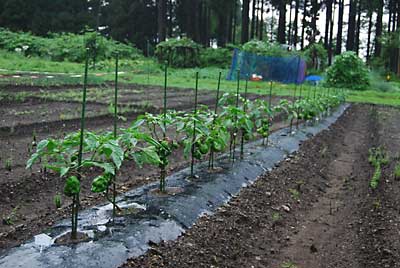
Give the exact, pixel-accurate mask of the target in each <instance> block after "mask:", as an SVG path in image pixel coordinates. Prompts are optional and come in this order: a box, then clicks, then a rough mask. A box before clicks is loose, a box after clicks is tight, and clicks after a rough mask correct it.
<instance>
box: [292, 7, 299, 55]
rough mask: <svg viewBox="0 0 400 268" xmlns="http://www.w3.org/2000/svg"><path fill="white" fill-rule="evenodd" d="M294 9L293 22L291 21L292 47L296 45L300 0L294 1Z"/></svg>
mask: <svg viewBox="0 0 400 268" xmlns="http://www.w3.org/2000/svg"><path fill="white" fill-rule="evenodd" d="M295 5H296V7H295V11H294V22H293V28H294V33H293V45H294V47H296V46H297V41H298V40H297V39H298V29H297V28H298V23H299V9H300V0H296V3H295Z"/></svg>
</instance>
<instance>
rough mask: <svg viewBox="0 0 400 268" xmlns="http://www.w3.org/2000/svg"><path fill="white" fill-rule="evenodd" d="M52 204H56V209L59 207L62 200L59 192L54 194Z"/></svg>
mask: <svg viewBox="0 0 400 268" xmlns="http://www.w3.org/2000/svg"><path fill="white" fill-rule="evenodd" d="M54 204H55V205H56V208H57V209H59V208H61V204H62V201H61V195H60V194H56V195H55V196H54Z"/></svg>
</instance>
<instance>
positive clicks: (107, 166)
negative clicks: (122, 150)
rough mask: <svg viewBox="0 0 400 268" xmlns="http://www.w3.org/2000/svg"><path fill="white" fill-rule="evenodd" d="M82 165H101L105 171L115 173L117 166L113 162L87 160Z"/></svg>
mask: <svg viewBox="0 0 400 268" xmlns="http://www.w3.org/2000/svg"><path fill="white" fill-rule="evenodd" d="M82 167H99V168H102V169H103V170H104V173H109V174H112V175H115V168H114V166H113V165H112V164H111V163H100V162H96V161H88V160H85V161H83V162H82Z"/></svg>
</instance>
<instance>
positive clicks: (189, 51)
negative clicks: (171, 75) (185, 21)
mask: <svg viewBox="0 0 400 268" xmlns="http://www.w3.org/2000/svg"><path fill="white" fill-rule="evenodd" d="M200 50H201V45H199V44H197V43H196V42H194V41H193V40H191V39H189V38H186V37H185V38H181V39H170V40H168V41H164V42H161V43H159V44H158V45H157V47H156V56H157V58H158V60H159V62H160V63H164V62H166V61H168V62H169V64H170V65H171V66H173V67H178V68H179V67H183V68H190V67H196V66H199V63H200Z"/></svg>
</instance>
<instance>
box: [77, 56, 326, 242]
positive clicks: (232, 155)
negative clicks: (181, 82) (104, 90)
mask: <svg viewBox="0 0 400 268" xmlns="http://www.w3.org/2000/svg"><path fill="white" fill-rule="evenodd" d="M118 65H119V55H118V54H116V58H115V91H114V111H113V112H114V115H113V134H114V137H115V138H117V127H118V69H119V68H118ZM88 69H89V51H88V50H87V53H86V60H85V71H84V83H83V95H82V113H81V126H80V144H79V153H78V166H81V164H82V153H83V152H82V151H83V137H84V132H85V119H86V116H85V113H86V94H87V85H88ZM240 77H241V73H240V70H239V71H238V72H237V87H236V107H237V108H238V107H239V93H240ZM221 79H222V72H220V73H219V77H218V83H217V94H216V102H215V110H214V112H215V117H216V116H217V113H218V104H219V99H220V89H221ZM248 82H249V76H248V75H246V82H245V91H244V99H245V101H247V95H248ZM167 86H168V63H166V64H165V69H164V96H163V99H164V102H163V114H164V122H163V124H164V130H165V129H166V116H167ZM297 87H298V85H297V83H296V84H295V90H294V96H293V99H294V100H295V99H296V97H297V96H296V94H297ZM198 89H199V72H196V76H195V89H194V115H195V116H196V115H197V111H198ZM272 90H273V82H272V80H271V81H270V82H269V99H268V103H269V107H271V105H272ZM301 94H302V85H301V86H300V94H299V98H302V96H301ZM328 94H329V93H328ZM309 97H310V90H309V91H308V98H309ZM315 98H316V87H315V88H314V99H315ZM243 109H244V110H245V111H246V109H247V107H246V105H244V107H243ZM269 119H271V118H269ZM214 122H215V118H214ZM297 126H298V121H297ZM234 131H235V132H236V133H235V137H236V135H237V132H238V131H239V130H237V129H235V130H234ZM290 132H291V131H290ZM196 135H197V133H196V120H194V123H193V137H192V141H193V143H192V148H191V149H192V150H191V153H192V157H191V165H190V176H191V177H192V178H194V177H195V174H194V165H195V158H194V156H193V155H194V150H195V145H194V141H195V140H196ZM163 137H164V138H165V137H166V133H165V131H163ZM267 144H268V141H267ZM235 148H236V138H234V139H233V141H232V142H231V145H230V159H231V160H232V162H234V161H235ZM243 154H244V137H243V135H242V137H241V145H240V158H241V159H242V158H243ZM213 165H214V152H211V154H210V159H209V166H210V167H211V168H213ZM78 174H79V172H78ZM78 179H79V180H80V179H81V178H80V177H79V178H78ZM116 179H117V178H116V175H114V177H113V180H112V190H113V212H112V215H113V219H114V218H115V216H116V203H115V201H116ZM73 204H74V205H73V207H72V214H73V217H72V232H73V233H72V236H74V232H75V237H76V233H77V222H78V210H79V195H77V196H76V197H74V199H73Z"/></svg>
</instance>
